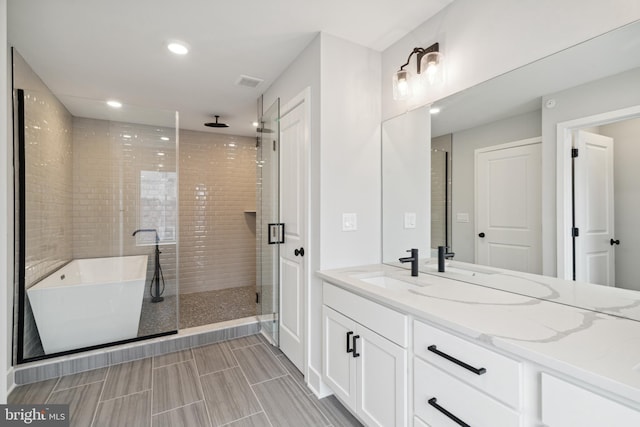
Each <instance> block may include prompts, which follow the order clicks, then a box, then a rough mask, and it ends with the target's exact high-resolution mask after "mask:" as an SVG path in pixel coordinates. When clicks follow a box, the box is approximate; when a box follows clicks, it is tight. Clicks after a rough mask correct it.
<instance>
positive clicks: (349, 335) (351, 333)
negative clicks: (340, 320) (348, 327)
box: [347, 331, 353, 353]
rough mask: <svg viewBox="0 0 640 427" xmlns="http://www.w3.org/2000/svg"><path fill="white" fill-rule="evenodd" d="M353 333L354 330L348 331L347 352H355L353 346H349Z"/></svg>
mask: <svg viewBox="0 0 640 427" xmlns="http://www.w3.org/2000/svg"><path fill="white" fill-rule="evenodd" d="M351 335H353V331H349V332H347V353H353V347H351V346H349V344H350V343H351Z"/></svg>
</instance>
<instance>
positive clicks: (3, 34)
mask: <svg viewBox="0 0 640 427" xmlns="http://www.w3.org/2000/svg"><path fill="white" fill-rule="evenodd" d="M10 84H11V82H10V81H9V51H8V48H7V2H6V0H0V129H4V131H0V272H1V273H0V307H4V308H3V309H0V313H1V312H2V311H4V315H0V403H6V401H7V389H8V387H9V386H11V385H12V383H13V380H12V379H10V378H8V377H9V375H8V374H9V372H10V370H11V335H12V333H11V324H12V322H11V319H12V315H13V308H12V305H11V303H12V299H13V298H12V290H13V214H12V207H13V166H12V153H13V150H12V148H11V147H12V144H11V143H10V141H12V139H11V133H12V130H11V127H10V125H9V123H10V122H9V111H10V110H9V106H10V102H11V100H10V97H9V93H10V91H9V85H10Z"/></svg>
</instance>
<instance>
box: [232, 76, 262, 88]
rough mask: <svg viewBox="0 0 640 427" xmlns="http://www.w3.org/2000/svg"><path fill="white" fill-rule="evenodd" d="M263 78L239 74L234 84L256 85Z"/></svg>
mask: <svg viewBox="0 0 640 427" xmlns="http://www.w3.org/2000/svg"><path fill="white" fill-rule="evenodd" d="M263 81H264V80H262V79H259V78H257V77H251V76H245V75H242V74H241V75H240V77H238V80H236V84H237V85H238V86H246V87H251V88H253V87H257V86H258V85H259V84H260V83H262V82H263Z"/></svg>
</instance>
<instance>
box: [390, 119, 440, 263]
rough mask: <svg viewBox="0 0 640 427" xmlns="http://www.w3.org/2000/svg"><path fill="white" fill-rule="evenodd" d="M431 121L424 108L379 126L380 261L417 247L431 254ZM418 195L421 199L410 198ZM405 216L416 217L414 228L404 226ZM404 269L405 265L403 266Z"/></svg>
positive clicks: (403, 255)
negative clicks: (381, 246)
mask: <svg viewBox="0 0 640 427" xmlns="http://www.w3.org/2000/svg"><path fill="white" fill-rule="evenodd" d="M430 125H431V121H430V120H429V109H428V108H427V107H422V108H417V109H415V110H413V111H410V112H408V113H406V114H402V115H400V116H398V117H394V118H393V119H389V120H386V121H384V122H383V123H382V176H383V177H384V181H383V182H382V198H383V201H384V203H383V208H382V230H383V234H382V244H383V248H382V260H383V262H397V261H398V258H399V257H406V256H408V254H407V253H406V251H407V250H408V249H411V248H417V249H418V250H419V251H420V252H419V254H420V257H421V258H429V257H430V254H431V250H430V249H431V244H430V243H431V222H430V221H429V218H431V214H430V212H431V198H430V197H425V196H426V195H428V194H429V192H430V189H431V174H430V173H429V168H425V167H424V164H425V163H426V164H428V165H430V164H431V150H430V148H429V147H430V140H431V126H430ZM416 194H420V195H422V197H413V196H412V195H416ZM405 213H414V214H416V224H415V228H405V227H404V215H405ZM407 266H408V264H407Z"/></svg>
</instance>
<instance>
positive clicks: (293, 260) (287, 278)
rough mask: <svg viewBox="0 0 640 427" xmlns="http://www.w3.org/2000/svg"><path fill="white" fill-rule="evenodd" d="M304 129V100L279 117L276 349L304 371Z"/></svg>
mask: <svg viewBox="0 0 640 427" xmlns="http://www.w3.org/2000/svg"><path fill="white" fill-rule="evenodd" d="M307 146H308V132H307V124H306V112H305V103H304V102H302V103H298V104H297V105H295V106H294V107H293V108H291V109H289V110H288V111H287V109H286V108H283V114H282V117H281V118H280V221H281V222H283V223H284V225H285V228H284V244H282V245H280V349H281V350H282V352H283V353H284V354H285V355H286V356H287V357H288V358H289V359H290V360H291V361H292V362H293V364H294V365H296V366H297V367H298V369H299V370H300V371H302V372H305V370H304V307H305V305H304V293H305V283H306V280H305V278H306V263H305V260H306V259H307V257H308V254H307V253H305V251H308V249H307V245H306V241H305V240H306V227H307V224H306V204H307V190H306V189H307V185H306V175H307V155H306V153H307Z"/></svg>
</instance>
